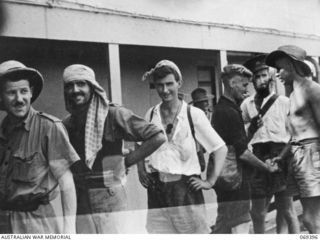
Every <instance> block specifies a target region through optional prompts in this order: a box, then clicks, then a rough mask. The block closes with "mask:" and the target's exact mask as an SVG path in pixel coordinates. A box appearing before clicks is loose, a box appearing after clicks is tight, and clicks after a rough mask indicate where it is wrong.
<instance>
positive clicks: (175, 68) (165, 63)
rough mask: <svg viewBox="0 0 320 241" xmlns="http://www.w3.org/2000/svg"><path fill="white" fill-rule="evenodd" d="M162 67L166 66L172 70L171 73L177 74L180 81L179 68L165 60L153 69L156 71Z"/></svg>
mask: <svg viewBox="0 0 320 241" xmlns="http://www.w3.org/2000/svg"><path fill="white" fill-rule="evenodd" d="M163 66H167V67H169V68H170V69H172V70H173V71H175V72H176V73H177V75H178V76H179V81H180V80H182V75H181V71H180V69H179V67H178V66H177V65H176V64H175V63H174V62H172V61H170V60H167V59H164V60H161V61H159V62H158V63H157V64H156V66H155V67H154V69H158V68H161V67H163Z"/></svg>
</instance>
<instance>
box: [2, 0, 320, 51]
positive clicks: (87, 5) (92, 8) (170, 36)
mask: <svg viewBox="0 0 320 241" xmlns="http://www.w3.org/2000/svg"><path fill="white" fill-rule="evenodd" d="M4 5H5V7H6V9H7V21H6V24H5V26H4V27H3V31H2V34H3V35H5V36H13V37H26V38H44V39H58V40H72V41H90V42H103V43H119V44H127V45H143V46H163V47H178V48H191V49H213V50H219V49H220V50H233V51H251V52H269V51H271V50H274V49H275V48H277V47H278V46H279V45H283V44H296V45H300V46H302V47H304V48H305V49H306V50H307V51H308V53H309V54H310V55H312V56H320V41H319V39H320V34H319V33H320V31H319V28H320V27H319V26H318V25H317V23H318V22H319V20H320V16H319V14H318V12H319V10H320V4H319V1H317V0H308V3H307V4H306V2H305V1H299V0H282V1H276V0H271V1H265V0H243V1H241V4H239V2H238V1H236V0H231V1H227V0H217V1H211V0H201V1H194V0H186V1H183V2H179V1H174V0H165V2H164V1H156V0H139V1H137V2H136V1H134V3H133V2H132V1H131V2H130V0H122V1H115V0H113V1H112V0H108V1H106V2H104V1H89V0H87V1H85V0H81V1H71V3H70V1H50V2H48V1H44V0H38V1H36V0H34V1H31V0H29V1H26V0H25V1H17V0H6V1H5V4H4ZM160 36H161V37H160ZM256 43H259V44H256Z"/></svg>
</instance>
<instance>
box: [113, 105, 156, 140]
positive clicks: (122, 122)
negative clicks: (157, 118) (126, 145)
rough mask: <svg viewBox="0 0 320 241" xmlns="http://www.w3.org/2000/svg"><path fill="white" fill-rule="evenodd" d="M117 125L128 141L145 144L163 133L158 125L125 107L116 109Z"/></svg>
mask: <svg viewBox="0 0 320 241" xmlns="http://www.w3.org/2000/svg"><path fill="white" fill-rule="evenodd" d="M115 124H116V128H118V129H119V131H120V132H121V134H122V136H123V138H124V139H125V140H126V141H134V142H139V141H142V142H143V141H146V140H148V139H150V138H151V137H153V136H154V135H156V134H158V133H160V132H162V130H161V129H160V128H159V127H157V126H156V125H154V124H152V123H150V122H148V121H146V120H145V119H143V118H142V117H140V116H138V115H135V114H134V113H133V112H132V111H131V110H128V109H126V108H124V107H119V108H117V109H116V111H115Z"/></svg>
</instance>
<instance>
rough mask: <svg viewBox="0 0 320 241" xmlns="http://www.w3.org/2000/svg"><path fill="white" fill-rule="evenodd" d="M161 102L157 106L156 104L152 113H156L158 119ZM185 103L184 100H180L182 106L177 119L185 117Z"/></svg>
mask: <svg viewBox="0 0 320 241" xmlns="http://www.w3.org/2000/svg"><path fill="white" fill-rule="evenodd" d="M161 103H162V102H160V103H159V104H157V105H156V106H155V108H154V113H156V114H157V115H158V116H159V117H160V105H161ZM187 105H188V104H187V102H185V101H184V100H182V106H181V109H180V112H179V113H178V115H177V119H183V118H184V117H185V114H186V111H185V110H186V109H187Z"/></svg>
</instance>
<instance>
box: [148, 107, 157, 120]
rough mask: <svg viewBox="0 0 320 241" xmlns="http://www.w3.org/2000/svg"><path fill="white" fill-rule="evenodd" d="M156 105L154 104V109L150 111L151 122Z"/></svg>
mask: <svg viewBox="0 0 320 241" xmlns="http://www.w3.org/2000/svg"><path fill="white" fill-rule="evenodd" d="M155 108H156V107H155V106H153V107H152V110H151V112H150V119H149V122H151V121H152V118H153V111H154V109H155Z"/></svg>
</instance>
